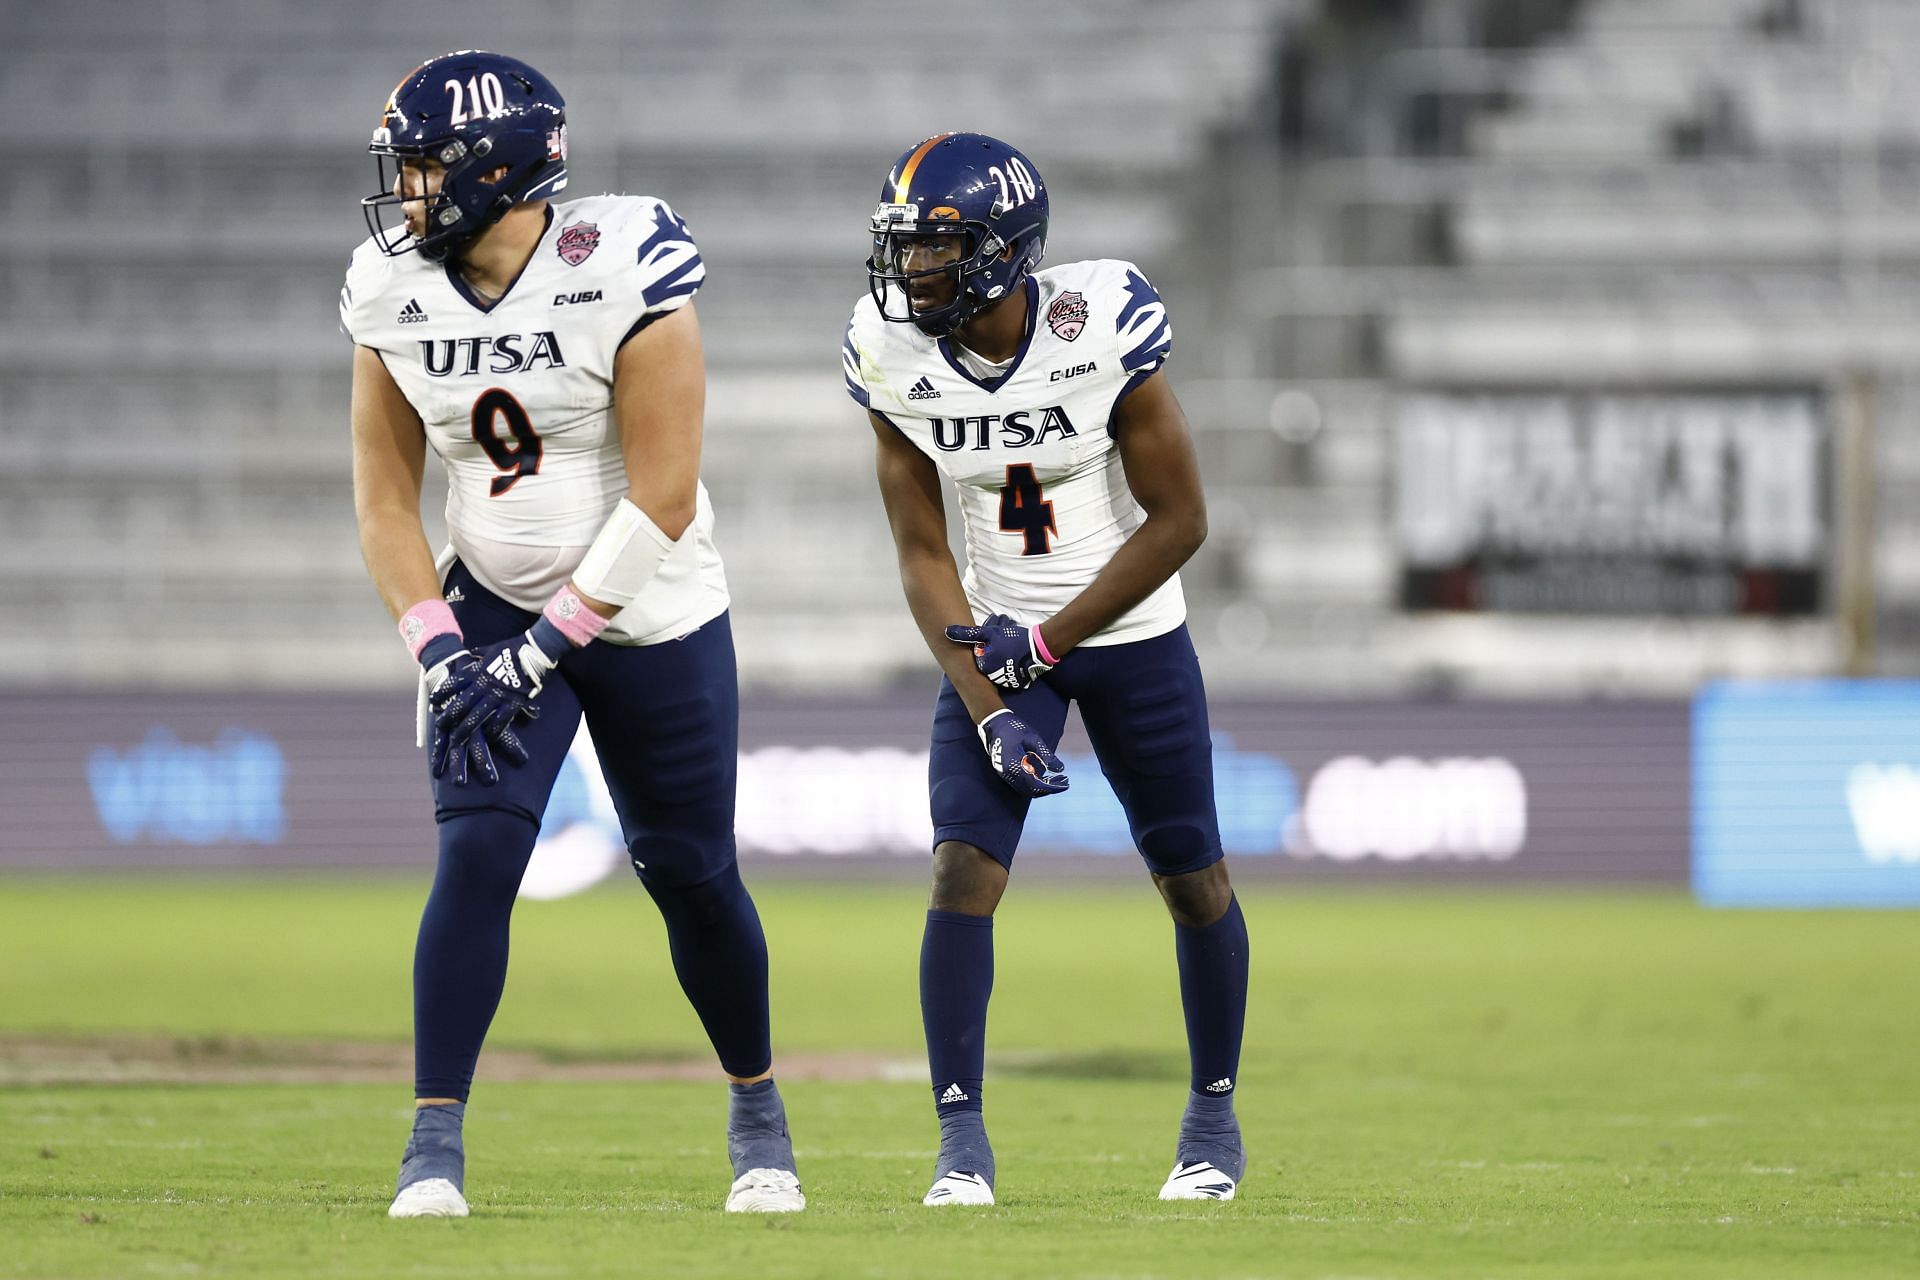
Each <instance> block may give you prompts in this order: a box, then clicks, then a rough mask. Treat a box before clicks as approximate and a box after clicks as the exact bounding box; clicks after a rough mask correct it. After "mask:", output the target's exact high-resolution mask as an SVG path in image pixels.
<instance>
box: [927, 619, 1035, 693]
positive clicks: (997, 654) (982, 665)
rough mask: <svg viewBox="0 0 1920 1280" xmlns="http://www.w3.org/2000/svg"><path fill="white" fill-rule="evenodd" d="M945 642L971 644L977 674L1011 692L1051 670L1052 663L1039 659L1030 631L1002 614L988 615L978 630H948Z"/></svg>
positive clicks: (963, 628) (1029, 685) (1025, 686)
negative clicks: (977, 669)
mask: <svg viewBox="0 0 1920 1280" xmlns="http://www.w3.org/2000/svg"><path fill="white" fill-rule="evenodd" d="M947 639H949V640H951V641H953V642H954V643H955V644H970V645H972V646H973V665H974V666H976V667H978V668H979V669H980V674H981V675H983V676H985V677H986V678H987V679H989V680H991V681H993V682H994V683H995V684H997V685H999V686H1000V687H1001V688H1002V689H1007V690H1011V691H1012V692H1014V693H1018V692H1020V690H1022V689H1030V688H1032V687H1033V682H1034V681H1035V680H1038V679H1039V678H1040V677H1041V676H1043V675H1045V674H1047V672H1049V671H1051V670H1053V664H1052V663H1050V662H1047V661H1046V660H1045V659H1043V658H1041V656H1040V647H1039V646H1038V645H1036V644H1035V643H1034V642H1033V631H1032V629H1031V628H1028V627H1023V626H1021V625H1020V624H1019V623H1017V622H1015V621H1014V620H1013V619H1012V618H1009V617H1008V616H1007V615H1006V614H1004V613H990V614H988V615H987V620H986V621H985V622H983V623H981V624H980V625H979V626H977V627H948V628H947Z"/></svg>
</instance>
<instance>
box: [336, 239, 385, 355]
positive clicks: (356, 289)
mask: <svg viewBox="0 0 1920 1280" xmlns="http://www.w3.org/2000/svg"><path fill="white" fill-rule="evenodd" d="M387 270H388V264H387V259H386V257H385V256H384V255H382V254H380V253H379V252H378V251H377V250H376V249H374V248H373V247H372V245H371V242H369V243H367V244H362V245H361V246H360V247H359V248H358V249H356V250H355V251H354V254H353V257H351V258H349V259H348V260H347V277H346V279H345V280H343V281H341V283H340V332H342V333H344V334H346V335H347V338H348V340H349V341H351V342H352V343H353V344H354V345H355V346H360V347H372V346H377V345H378V341H377V339H378V330H379V328H380V324H379V321H378V318H377V316H376V314H375V311H376V308H375V306H374V304H375V302H376V301H377V300H378V299H379V296H380V291H381V286H382V285H384V284H385V283H386V275H387Z"/></svg>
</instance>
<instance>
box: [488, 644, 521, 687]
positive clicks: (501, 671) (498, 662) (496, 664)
mask: <svg viewBox="0 0 1920 1280" xmlns="http://www.w3.org/2000/svg"><path fill="white" fill-rule="evenodd" d="M487 674H488V675H490V676H492V677H493V678H494V679H495V680H498V681H500V682H502V683H503V684H510V685H512V686H513V687H514V688H516V689H518V688H519V687H520V672H519V669H518V668H516V667H515V666H514V665H513V659H512V658H511V657H510V656H508V654H507V653H506V652H505V651H504V650H502V651H501V652H500V653H499V654H498V655H497V656H496V657H495V658H494V660H493V661H492V662H489V663H488V664H487Z"/></svg>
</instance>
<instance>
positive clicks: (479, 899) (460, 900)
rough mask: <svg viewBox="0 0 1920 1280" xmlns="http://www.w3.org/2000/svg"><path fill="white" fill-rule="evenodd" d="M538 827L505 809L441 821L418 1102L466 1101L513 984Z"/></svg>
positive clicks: (423, 980) (419, 989)
mask: <svg viewBox="0 0 1920 1280" xmlns="http://www.w3.org/2000/svg"><path fill="white" fill-rule="evenodd" d="M537 831H538V828H536V827H535V826H534V824H533V823H532V822H530V821H529V820H527V819H526V818H524V817H521V816H519V815H517V814H511V813H505V812H502V811H500V810H497V809H481V810H474V811H471V812H467V813H456V814H452V815H450V816H448V817H447V818H445V819H443V820H442V821H441V823H440V869H439V872H438V873H437V874H436V875H435V876H434V880H433V892H432V893H431V894H430V895H429V896H428V898H427V909H426V911H425V912H424V913H423V914H422V915H421V917H420V938H419V942H418V943H417V944H416V946H415V947H414V953H413V1045H414V1049H413V1052H414V1082H413V1088H414V1096H415V1097H416V1098H458V1099H459V1100H460V1101H462V1102H465V1101H466V1100H467V1090H468V1088H469V1087H470V1086H471V1085H472V1083H473V1064H474V1063H475V1061H477V1060H478V1059H479V1057H480V1044H481V1042H482V1041H483V1040H485V1039H486V1036H487V1027H488V1025H489V1024H491V1023H492V1022H493V1013H494V1010H495V1009H497V1008H498V1007H499V1005H500V993H501V991H502V990H504V989H505V987H506V982H507V929H508V923H509V921H510V920H511V919H512V917H513V900H514V895H515V894H516V893H518V892H519V889H520V877H521V875H522V874H523V873H524V872H525V871H526V869H527V859H528V857H530V856H531V855H532V853H533V838H534V836H535V834H536V833H537Z"/></svg>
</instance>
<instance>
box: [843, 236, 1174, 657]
mask: <svg viewBox="0 0 1920 1280" xmlns="http://www.w3.org/2000/svg"><path fill="white" fill-rule="evenodd" d="M1024 287H1025V288H1026V290H1027V324H1028V329H1027V334H1026V337H1025V339H1024V340H1023V341H1022V343H1021V346H1020V348H1019V350H1018V351H1016V352H1015V353H1014V356H1013V359H1012V361H1011V362H1010V363H1009V364H1008V366H1007V367H1006V368H1005V369H1004V370H1003V371H1001V372H1000V373H999V374H997V375H995V376H989V377H983V376H980V373H981V370H982V369H983V368H984V367H985V366H984V363H983V362H980V361H979V360H978V358H977V357H973V356H972V355H971V353H968V352H965V351H963V350H958V349H956V347H955V345H954V343H953V340H952V339H949V338H941V339H935V338H930V337H928V336H927V335H926V334H924V333H922V332H921V331H920V330H919V329H918V328H917V327H916V326H914V325H911V324H899V323H893V322H890V321H887V320H884V319H882V318H881V316H880V310H879V308H878V307H877V306H876V305H875V304H874V301H873V299H872V297H871V296H869V297H864V298H862V299H860V301H859V303H858V304H857V305H856V306H855V307H854V309H853V319H852V321H851V322H850V323H849V324H848V325H847V336H846V342H845V344H844V346H843V348H842V351H841V355H842V359H843V362H844V364H845V371H846V376H847V391H848V393H849V394H851V395H852V396H853V398H854V399H855V400H856V401H858V402H859V403H860V404H861V405H862V406H863V407H864V408H867V409H869V410H871V411H872V412H874V413H877V414H879V415H880V416H882V417H884V418H885V419H886V420H887V421H889V422H891V423H892V424H893V425H894V426H895V427H896V428H898V429H899V431H900V432H901V434H903V435H905V436H906V437H907V439H909V440H911V441H912V442H913V443H914V445H915V446H916V447H917V448H919V450H920V451H921V452H922V453H924V454H926V455H927V456H928V457H929V458H931V459H933V461H934V462H935V464H936V465H938V466H939V468H940V470H941V471H942V472H944V473H945V474H946V475H947V476H949V477H951V478H952V480H953V483H954V488H955V490H956V491H957V492H958V494H959V498H960V514H961V523H962V527H963V528H964V530H965V534H966V551H967V566H966V573H965V575H964V577H963V580H962V581H963V585H964V586H965V587H966V592H967V600H968V602H969V603H970V604H971V605H972V606H973V609H974V612H975V614H976V615H977V616H985V615H986V614H989V613H1004V614H1007V615H1009V616H1011V617H1013V618H1015V619H1016V620H1018V621H1020V622H1024V623H1028V624H1032V623H1036V622H1044V621H1046V619H1048V618H1050V617H1052V616H1053V615H1054V614H1056V613H1058V612H1059V611H1060V610H1061V609H1062V608H1064V607H1065V606H1066V604H1067V602H1068V601H1069V600H1072V599H1073V598H1074V597H1075V596H1076V595H1078V594H1079V593H1080V592H1081V591H1082V590H1083V589H1084V588H1085V587H1086V586H1087V584H1088V583H1090V582H1092V581H1093V579H1094V577H1095V576H1096V575H1098V574H1099V572H1100V570H1101V569H1103V568H1104V567H1106V563H1107V561H1109V560H1111V559H1112V558H1113V553H1114V552H1115V551H1116V550H1118V549H1119V546H1120V544H1121V543H1123V542H1125V541H1126V539H1127V536H1128V535H1129V534H1131V533H1132V532H1133V531H1134V530H1135V529H1137V528H1139V527H1140V524H1141V522H1142V521H1144V520H1145V519H1146V516H1145V514H1144V513H1143V512H1142V511H1141V510H1140V506H1139V504H1138V503H1136V502H1135V501H1134V498H1133V492H1132V490H1130V489H1129V488H1128V487H1127V480H1126V474H1125V472H1124V471H1123V470H1122V468H1121V465H1120V451H1119V449H1118V448H1117V447H1116V446H1115V443H1114V438H1113V433H1112V429H1111V428H1112V419H1113V410H1114V406H1115V405H1116V404H1117V403H1118V402H1119V400H1120V398H1121V397H1122V396H1124V395H1125V394H1126V393H1127V392H1129V391H1131V390H1132V389H1133V388H1134V387H1135V386H1137V385H1138V384H1139V383H1141V382H1144V381H1145V380H1146V379H1147V378H1148V377H1150V376H1152V374H1153V373H1154V372H1155V371H1156V370H1157V369H1159V368H1160V366H1161V365H1162V364H1163V363H1165V362H1166V359H1167V355H1168V353H1169V352H1170V351H1171V350H1172V345H1173V332H1172V328H1171V326H1170V325H1169V323H1168V321H1167V309H1166V307H1165V306H1164V305H1163V304H1162V303H1161V301H1160V295H1159V294H1157V293H1156V292H1154V288H1153V286H1152V285H1150V284H1148V283H1147V280H1146V277H1145V276H1143V275H1141V274H1140V272H1139V271H1138V270H1137V269H1136V268H1135V267H1134V266H1133V264H1132V263H1129V262H1119V261H1114V260H1111V259H1101V260H1097V261H1092V262H1069V263H1066V264H1064V265H1061V266H1058V267H1050V268H1048V269H1047V270H1045V271H1040V272H1036V273H1035V274H1034V275H1033V276H1031V277H1029V279H1028V281H1027V283H1026V285H1025V286H1024ZM970 360H971V362H972V365H973V367H971V368H970V367H969V361H970ZM1186 616H1187V605H1186V598H1185V597H1184V596H1183V595H1182V594H1181V591H1180V578H1179V575H1177V574H1176V575H1175V576H1173V577H1171V578H1169V579H1168V580H1167V581H1166V582H1165V583H1164V584H1162V585H1161V586H1160V587H1159V588H1158V589H1157V590H1155V591H1154V593H1153V594H1152V595H1150V596H1148V597H1147V598H1146V599H1145V600H1142V601H1141V602H1140V603H1139V604H1138V605H1135V606H1134V607H1133V608H1132V609H1131V610H1129V611H1128V612H1126V613H1125V614H1122V615H1121V616H1120V617H1119V618H1117V619H1115V620H1114V622H1113V623H1112V625H1110V626H1108V627H1107V628H1106V629H1105V630H1103V631H1100V632H1098V633H1097V634H1095V635H1093V636H1091V637H1090V638H1088V639H1087V640H1085V641H1082V643H1083V644H1090V645H1106V644H1125V643H1128V642H1130V641H1135V640H1146V639H1150V638H1152V637H1153V636H1157V635H1164V634H1165V633H1166V632H1169V631H1171V630H1173V629H1174V628H1175V627H1177V626H1179V625H1180V624H1181V623H1182V622H1184V621H1185V620H1186Z"/></svg>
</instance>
